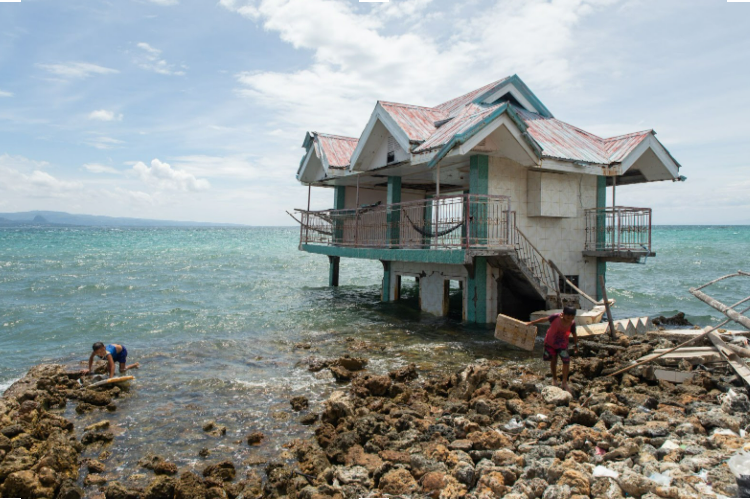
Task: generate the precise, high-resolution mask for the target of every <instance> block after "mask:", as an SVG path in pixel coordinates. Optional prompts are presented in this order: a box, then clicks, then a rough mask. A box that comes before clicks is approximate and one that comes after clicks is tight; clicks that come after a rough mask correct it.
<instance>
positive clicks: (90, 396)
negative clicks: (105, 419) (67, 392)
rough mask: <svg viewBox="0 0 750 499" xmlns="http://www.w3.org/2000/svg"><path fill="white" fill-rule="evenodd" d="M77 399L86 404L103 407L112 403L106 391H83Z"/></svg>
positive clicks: (110, 396)
mask: <svg viewBox="0 0 750 499" xmlns="http://www.w3.org/2000/svg"><path fill="white" fill-rule="evenodd" d="M78 399H79V400H80V401H81V402H85V403H87V404H91V405H96V406H100V407H103V406H106V405H107V404H109V403H110V402H112V395H110V394H109V392H106V391H97V390H89V389H85V390H83V391H82V392H81V393H80V394H79V396H78Z"/></svg>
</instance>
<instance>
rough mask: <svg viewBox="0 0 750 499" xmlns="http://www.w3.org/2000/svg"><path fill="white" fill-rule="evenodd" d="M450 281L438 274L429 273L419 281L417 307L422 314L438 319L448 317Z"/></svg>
mask: <svg viewBox="0 0 750 499" xmlns="http://www.w3.org/2000/svg"><path fill="white" fill-rule="evenodd" d="M449 297H450V280H447V279H446V278H445V276H443V275H441V274H439V273H431V274H429V275H427V276H425V277H423V278H421V279H420V280H419V305H420V308H421V309H422V312H427V313H429V314H432V315H437V316H439V317H445V316H446V315H448V300H449Z"/></svg>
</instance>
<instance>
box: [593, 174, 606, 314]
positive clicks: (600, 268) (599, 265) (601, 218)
mask: <svg viewBox="0 0 750 499" xmlns="http://www.w3.org/2000/svg"><path fill="white" fill-rule="evenodd" d="M606 205H607V177H602V176H600V177H597V179H596V207H597V209H600V210H601V209H603V208H606ZM606 224H607V219H606V215H605V214H604V212H603V211H601V212H598V213H597V216H596V249H604V246H605V244H606V237H607V234H606V232H605V229H606ZM606 274H607V262H606V261H605V260H603V259H601V258H597V259H596V299H597V300H602V299H603V298H604V295H603V293H602V285H601V282H600V281H599V276H600V275H601V276H605V279H606Z"/></svg>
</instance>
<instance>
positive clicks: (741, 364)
mask: <svg viewBox="0 0 750 499" xmlns="http://www.w3.org/2000/svg"><path fill="white" fill-rule="evenodd" d="M708 339H709V340H710V341H711V343H713V344H714V346H715V347H716V348H717V349H718V350H719V351H720V352H721V354H722V355H723V356H724V357H726V359H727V362H729V365H730V366H732V369H734V371H735V372H736V373H737V374H738V375H739V376H740V377H742V379H744V380H745V383H747V384H748V385H750V368H749V367H747V364H745V361H744V360H742V359H741V358H740V356H739V355H737V354H736V353H734V352H733V351H732V350H730V349H729V348H727V344H726V343H724V341H723V340H722V339H721V338H720V337H719V335H718V334H716V333H715V332H710V333H708Z"/></svg>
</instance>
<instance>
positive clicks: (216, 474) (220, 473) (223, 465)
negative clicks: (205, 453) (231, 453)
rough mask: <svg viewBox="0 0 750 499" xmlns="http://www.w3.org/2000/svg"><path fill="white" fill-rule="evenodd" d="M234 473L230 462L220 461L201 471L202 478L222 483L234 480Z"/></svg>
mask: <svg viewBox="0 0 750 499" xmlns="http://www.w3.org/2000/svg"><path fill="white" fill-rule="evenodd" d="M235 475H236V471H235V469H234V464H232V462H231V461H222V462H220V463H216V464H210V465H208V466H206V468H205V469H204V470H203V476H204V477H212V478H217V479H219V480H222V481H224V482H231V481H232V480H234V477H235Z"/></svg>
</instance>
